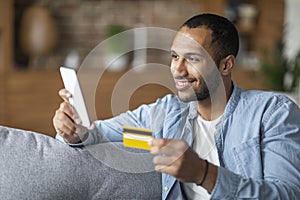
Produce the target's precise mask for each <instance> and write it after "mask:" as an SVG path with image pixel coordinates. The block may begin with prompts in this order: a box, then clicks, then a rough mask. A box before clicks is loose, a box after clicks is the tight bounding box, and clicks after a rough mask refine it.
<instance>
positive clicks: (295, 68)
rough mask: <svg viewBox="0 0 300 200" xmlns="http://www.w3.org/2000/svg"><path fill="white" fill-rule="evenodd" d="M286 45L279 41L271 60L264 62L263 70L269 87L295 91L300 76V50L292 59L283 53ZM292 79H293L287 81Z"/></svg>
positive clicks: (262, 64)
mask: <svg viewBox="0 0 300 200" xmlns="http://www.w3.org/2000/svg"><path fill="white" fill-rule="evenodd" d="M283 49H284V45H283V43H282V42H279V43H278V44H277V46H276V48H275V50H274V54H273V57H272V61H271V62H265V61H264V62H262V63H261V71H262V73H263V74H264V77H265V78H266V83H267V84H268V87H269V88H270V89H272V90H277V91H289V92H290V91H293V90H294V89H295V87H296V86H297V84H298V80H299V76H300V51H299V52H298V54H297V55H296V57H295V58H294V59H292V60H288V59H287V58H286V57H285V56H284V54H283ZM287 77H288V79H290V80H291V81H290V82H289V81H287Z"/></svg>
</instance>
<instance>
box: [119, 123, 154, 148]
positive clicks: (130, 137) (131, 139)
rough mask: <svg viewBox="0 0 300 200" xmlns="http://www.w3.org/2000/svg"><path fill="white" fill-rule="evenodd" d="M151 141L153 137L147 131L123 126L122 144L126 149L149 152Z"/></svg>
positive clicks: (150, 132)
mask: <svg viewBox="0 0 300 200" xmlns="http://www.w3.org/2000/svg"><path fill="white" fill-rule="evenodd" d="M151 139H153V136H152V131H151V130H149V129H145V128H137V127H130V126H123V143H124V146H126V147H132V148H138V149H144V150H150V149H151V146H150V145H149V141H150V140H151Z"/></svg>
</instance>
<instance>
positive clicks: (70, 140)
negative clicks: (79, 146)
mask: <svg viewBox="0 0 300 200" xmlns="http://www.w3.org/2000/svg"><path fill="white" fill-rule="evenodd" d="M60 135H61V137H62V138H63V139H64V141H65V142H67V143H70V144H75V143H78V142H80V137H79V136H77V135H72V136H70V135H66V134H64V133H61V134H60Z"/></svg>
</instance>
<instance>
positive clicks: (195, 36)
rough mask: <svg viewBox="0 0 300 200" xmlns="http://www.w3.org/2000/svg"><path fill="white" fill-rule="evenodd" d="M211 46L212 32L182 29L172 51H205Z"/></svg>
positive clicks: (199, 29) (201, 29)
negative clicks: (185, 49)
mask: <svg viewBox="0 0 300 200" xmlns="http://www.w3.org/2000/svg"><path fill="white" fill-rule="evenodd" d="M210 44H211V31H210V30H209V29H207V28H192V29H190V28H188V27H182V28H181V29H180V30H179V31H178V32H177V34H176V36H175V38H174V40H173V43H172V49H178V48H179V49H182V48H189V49H194V50H201V51H202V50H203V48H204V49H206V48H209V47H210Z"/></svg>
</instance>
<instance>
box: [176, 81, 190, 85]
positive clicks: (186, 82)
mask: <svg viewBox="0 0 300 200" xmlns="http://www.w3.org/2000/svg"><path fill="white" fill-rule="evenodd" d="M178 85H179V86H187V85H189V82H188V81H178Z"/></svg>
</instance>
